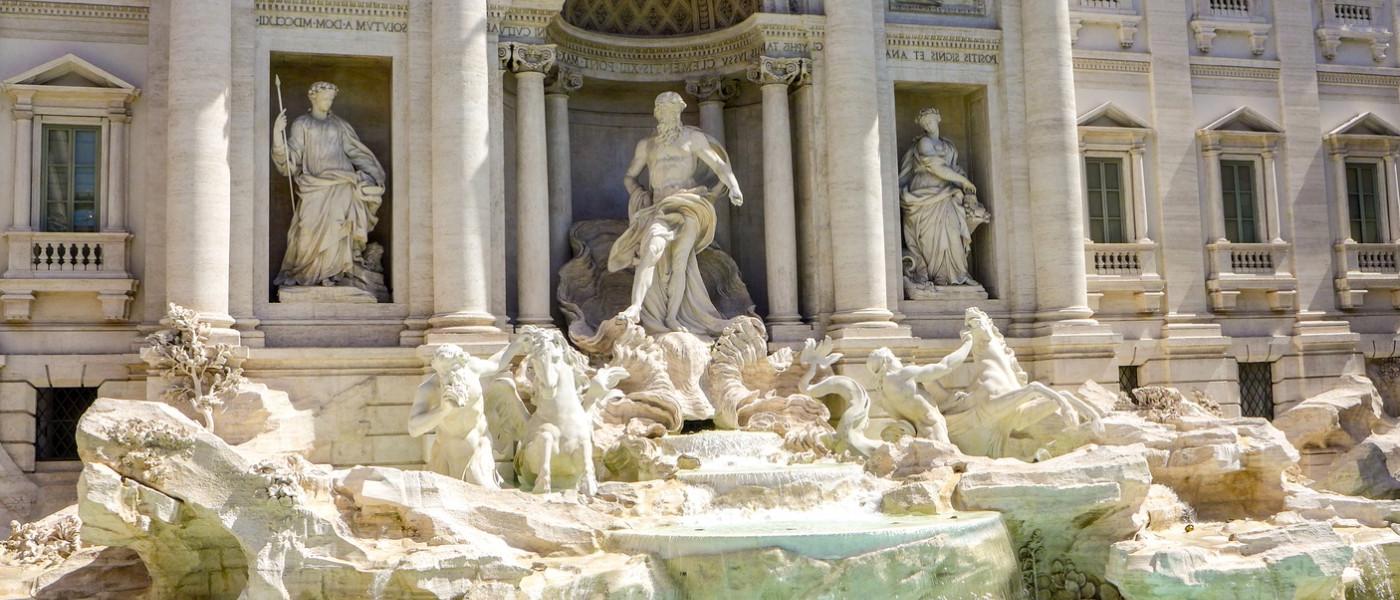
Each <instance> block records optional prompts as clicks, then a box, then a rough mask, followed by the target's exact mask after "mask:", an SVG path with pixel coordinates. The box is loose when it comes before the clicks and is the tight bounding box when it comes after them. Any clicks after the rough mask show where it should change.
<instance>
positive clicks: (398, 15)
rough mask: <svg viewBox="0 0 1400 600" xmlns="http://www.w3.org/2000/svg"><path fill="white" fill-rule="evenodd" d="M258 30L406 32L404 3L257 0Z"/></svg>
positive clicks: (359, 0)
mask: <svg viewBox="0 0 1400 600" xmlns="http://www.w3.org/2000/svg"><path fill="white" fill-rule="evenodd" d="M254 14H255V15H256V18H257V23H258V26H259V27H272V28H279V29H322V30H334V31H353V32H357V33H407V32H408V4H407V3H406V2H372V1H368V0H258V1H257V4H256V5H255V6H254Z"/></svg>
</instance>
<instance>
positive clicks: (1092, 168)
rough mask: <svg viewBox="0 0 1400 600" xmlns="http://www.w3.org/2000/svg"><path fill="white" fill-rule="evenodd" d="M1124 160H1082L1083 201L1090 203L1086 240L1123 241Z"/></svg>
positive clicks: (1099, 241)
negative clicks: (1087, 236) (1084, 189)
mask: <svg viewBox="0 0 1400 600" xmlns="http://www.w3.org/2000/svg"><path fill="white" fill-rule="evenodd" d="M1122 173H1123V161H1122V160H1119V159H1116V158H1085V159H1084V184H1085V188H1086V193H1085V199H1086V201H1087V202H1088V203H1089V239H1090V240H1092V241H1093V242H1094V243H1097V244H1115V243H1121V242H1124V241H1126V240H1125V237H1126V236H1125V235H1124V234H1123V230H1124V224H1123V175H1122Z"/></svg>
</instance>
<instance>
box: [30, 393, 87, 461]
mask: <svg viewBox="0 0 1400 600" xmlns="http://www.w3.org/2000/svg"><path fill="white" fill-rule="evenodd" d="M38 392H39V395H38V398H37V402H36V404H35V414H34V418H35V421H36V423H35V428H34V431H35V433H34V459H35V460H78V444H77V439H76V434H77V431H78V417H81V416H83V413H84V412H86V411H87V409H88V407H89V406H92V402H93V400H96V399H97V388H84V387H66V388H38Z"/></svg>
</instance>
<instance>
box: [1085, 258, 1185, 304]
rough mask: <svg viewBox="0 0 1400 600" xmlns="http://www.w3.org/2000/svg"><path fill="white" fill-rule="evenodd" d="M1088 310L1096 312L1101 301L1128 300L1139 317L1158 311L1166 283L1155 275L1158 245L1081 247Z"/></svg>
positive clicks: (1156, 272)
mask: <svg viewBox="0 0 1400 600" xmlns="http://www.w3.org/2000/svg"><path fill="white" fill-rule="evenodd" d="M1084 266H1085V270H1086V274H1085V278H1086V284H1087V287H1088V296H1089V308H1091V309H1093V311H1094V312H1096V313H1097V312H1099V311H1100V309H1101V307H1102V302H1103V298H1104V297H1105V296H1111V295H1126V296H1131V298H1132V301H1133V306H1134V308H1135V310H1136V311H1137V312H1139V313H1147V314H1150V313H1156V312H1159V311H1161V308H1162V297H1163V295H1164V294H1165V289H1166V282H1165V281H1164V280H1163V279H1162V276H1161V275H1160V274H1159V273H1158V271H1157V244H1155V243H1152V242H1130V243H1115V244H1095V243H1087V244H1085V245H1084Z"/></svg>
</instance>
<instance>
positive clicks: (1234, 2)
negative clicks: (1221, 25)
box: [1206, 0, 1252, 19]
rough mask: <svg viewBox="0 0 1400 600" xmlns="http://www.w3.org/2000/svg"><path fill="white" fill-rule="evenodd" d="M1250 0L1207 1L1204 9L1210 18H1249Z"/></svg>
mask: <svg viewBox="0 0 1400 600" xmlns="http://www.w3.org/2000/svg"><path fill="white" fill-rule="evenodd" d="M1249 5H1250V0H1208V2H1207V4H1206V7H1207V11H1208V12H1209V13H1210V16H1212V17H1226V18H1236V19H1242V18H1249V17H1250V16H1252V13H1251V12H1250V6H1249Z"/></svg>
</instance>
